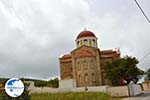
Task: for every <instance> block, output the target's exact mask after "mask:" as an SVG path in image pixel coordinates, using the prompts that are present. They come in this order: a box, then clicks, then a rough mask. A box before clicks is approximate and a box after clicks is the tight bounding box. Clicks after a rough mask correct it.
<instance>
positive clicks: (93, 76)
mask: <svg viewBox="0 0 150 100" xmlns="http://www.w3.org/2000/svg"><path fill="white" fill-rule="evenodd" d="M95 81H96V80H95V75H94V73H92V82H95Z"/></svg>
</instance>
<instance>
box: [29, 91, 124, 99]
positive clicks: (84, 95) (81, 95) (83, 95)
mask: <svg viewBox="0 0 150 100" xmlns="http://www.w3.org/2000/svg"><path fill="white" fill-rule="evenodd" d="M31 100H121V99H119V98H111V97H110V96H109V95H107V94H106V93H100V92H77V93H72V92H68V93H40V94H37V93H34V94H31Z"/></svg>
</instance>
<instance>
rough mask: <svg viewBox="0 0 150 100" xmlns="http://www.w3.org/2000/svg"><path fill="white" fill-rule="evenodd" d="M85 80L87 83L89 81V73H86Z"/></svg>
mask: <svg viewBox="0 0 150 100" xmlns="http://www.w3.org/2000/svg"><path fill="white" fill-rule="evenodd" d="M84 81H85V82H86V83H87V82H88V81H89V76H88V74H84Z"/></svg>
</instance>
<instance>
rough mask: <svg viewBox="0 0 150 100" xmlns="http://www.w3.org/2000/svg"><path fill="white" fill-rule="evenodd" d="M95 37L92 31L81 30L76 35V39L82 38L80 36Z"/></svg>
mask: <svg viewBox="0 0 150 100" xmlns="http://www.w3.org/2000/svg"><path fill="white" fill-rule="evenodd" d="M89 36H90V37H96V36H95V34H94V33H92V32H91V31H87V30H85V31H82V32H80V33H79V35H78V36H77V39H79V38H82V37H89Z"/></svg>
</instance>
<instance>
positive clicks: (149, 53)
mask: <svg viewBox="0 0 150 100" xmlns="http://www.w3.org/2000/svg"><path fill="white" fill-rule="evenodd" d="M148 55H150V51H149V52H148V53H147V54H146V55H145V56H144V57H143V58H141V59H140V60H139V61H143V60H144V59H145V58H146V57H147V56H148Z"/></svg>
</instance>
